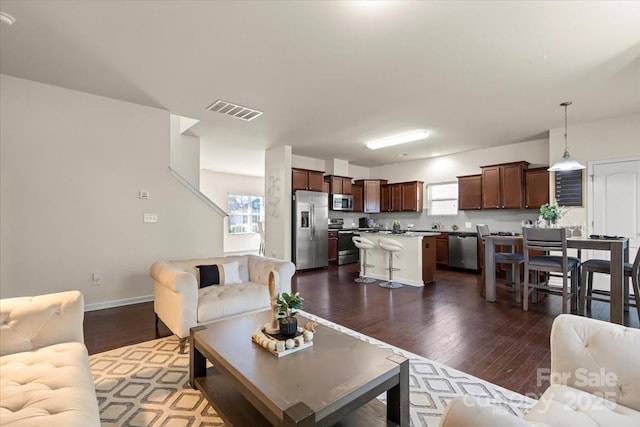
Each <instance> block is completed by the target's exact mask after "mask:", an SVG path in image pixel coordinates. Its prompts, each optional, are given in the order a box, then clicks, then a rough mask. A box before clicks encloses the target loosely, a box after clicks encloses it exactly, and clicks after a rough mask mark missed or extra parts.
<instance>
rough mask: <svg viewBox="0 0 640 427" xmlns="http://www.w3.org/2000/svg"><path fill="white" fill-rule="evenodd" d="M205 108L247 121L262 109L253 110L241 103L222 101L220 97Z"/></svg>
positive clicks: (259, 113)
mask: <svg viewBox="0 0 640 427" xmlns="http://www.w3.org/2000/svg"><path fill="white" fill-rule="evenodd" d="M207 110H208V111H214V112H216V113H220V114H226V115H227V116H232V117H235V118H236V119H240V120H245V121H247V122H248V121H250V120H253V119H255V118H256V117H258V116H260V115H262V111H258V110H254V109H253V108H249V107H243V106H242V105H238V104H234V103H232V102H227V101H223V100H221V99H218V100H217V101H216V102H214V103H213V104H211V105H209V106H208V107H207Z"/></svg>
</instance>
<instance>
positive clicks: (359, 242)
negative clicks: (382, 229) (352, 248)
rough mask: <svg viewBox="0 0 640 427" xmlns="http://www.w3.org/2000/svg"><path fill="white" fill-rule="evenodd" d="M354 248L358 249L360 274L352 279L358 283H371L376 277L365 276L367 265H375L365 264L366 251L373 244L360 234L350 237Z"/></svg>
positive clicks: (371, 265)
mask: <svg viewBox="0 0 640 427" xmlns="http://www.w3.org/2000/svg"><path fill="white" fill-rule="evenodd" d="M351 240H353V244H354V245H356V248H358V249H360V275H359V276H358V277H357V278H356V279H355V280H354V282H358V283H373V282H375V281H376V279H374V278H372V277H365V276H366V275H367V267H375V265H373V264H367V251H368V250H369V249H373V247H374V246H375V244H374V243H373V242H372V241H371V240H369V239H365V238H364V237H362V236H353V237H352V238H351Z"/></svg>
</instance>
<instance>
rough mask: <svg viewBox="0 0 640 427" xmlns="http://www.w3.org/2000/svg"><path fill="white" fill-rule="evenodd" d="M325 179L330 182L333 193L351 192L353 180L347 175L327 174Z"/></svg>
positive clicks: (330, 190) (330, 189)
mask: <svg viewBox="0 0 640 427" xmlns="http://www.w3.org/2000/svg"><path fill="white" fill-rule="evenodd" d="M324 179H325V181H327V182H329V192H330V193H331V194H351V180H352V178H349V177H347V176H337V175H325V177H324Z"/></svg>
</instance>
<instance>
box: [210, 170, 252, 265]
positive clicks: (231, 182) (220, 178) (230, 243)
mask: <svg viewBox="0 0 640 427" xmlns="http://www.w3.org/2000/svg"><path fill="white" fill-rule="evenodd" d="M200 191H202V192H203V193H204V194H205V195H206V196H207V197H208V198H210V199H211V200H212V201H213V202H214V203H215V204H216V205H218V206H220V207H222V209H224V210H225V211H227V212H229V204H228V197H227V196H228V195H229V194H245V195H251V196H264V178H263V177H259V176H248V175H234V174H228V173H220V172H213V171H206V170H203V171H200ZM223 228H224V252H225V253H236V252H243V253H249V252H250V253H256V254H257V253H258V249H259V247H260V235H259V234H258V233H247V234H229V226H228V218H225V219H224V227H223Z"/></svg>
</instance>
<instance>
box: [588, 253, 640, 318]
mask: <svg viewBox="0 0 640 427" xmlns="http://www.w3.org/2000/svg"><path fill="white" fill-rule="evenodd" d="M581 269H582V271H581V273H580V307H579V313H580V314H581V315H585V314H586V312H587V311H591V301H594V300H595V301H603V302H611V292H610V291H607V290H599V289H595V290H594V289H593V273H602V274H611V261H609V260H606V259H589V260H587V261H585V262H583V263H582V266H581ZM624 276H625V277H631V286H632V287H633V296H634V299H635V304H634V303H630V302H629V289H627V288H628V287H627V286H625V289H624V303H625V305H626V306H629V305H630V306H635V307H636V311H637V312H638V318H640V285H639V284H638V282H640V277H639V276H640V250H638V252H636V257H635V260H634V261H633V264H631V263H628V262H626V263H625V264H624ZM594 294H596V295H600V296H593V295H594ZM604 296H606V297H608V298H603V297H604ZM585 303H586V310H585Z"/></svg>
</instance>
